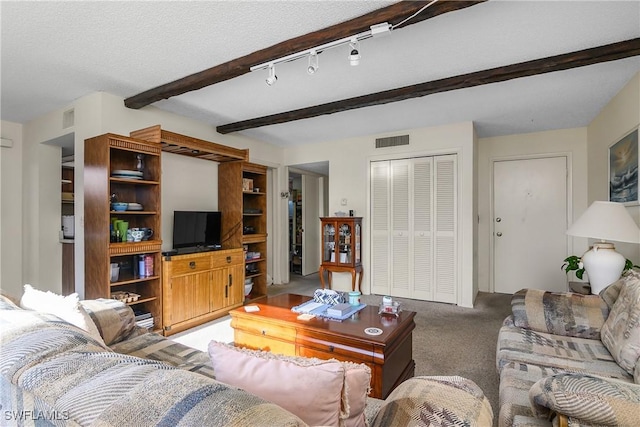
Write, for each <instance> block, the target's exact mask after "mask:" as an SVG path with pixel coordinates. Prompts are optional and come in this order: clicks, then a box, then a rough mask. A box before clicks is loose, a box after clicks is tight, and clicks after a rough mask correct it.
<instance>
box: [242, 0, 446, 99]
mask: <svg viewBox="0 0 640 427" xmlns="http://www.w3.org/2000/svg"><path fill="white" fill-rule="evenodd" d="M437 1H438V0H432V1H431V2H429V3H428V4H426V5H425V6H424V7H423V8H421V9H420V10H418V11H417V12H416V13H414V14H413V15H411V16H409V17H408V18H406V19H405V20H403V21H402V22H399V23H397V24H395V25H391V24H389V23H387V22H383V23H381V24H375V25H372V26H370V27H369V29H368V30H367V31H364V32H362V33H359V34H356V35H354V36H349V37H344V38H342V39H338V40H334V41H331V42H328V43H324V44H321V45H319V46H315V47H312V48H310V49H305V50H302V51H300V52H296V53H292V54H290V55H286V56H283V57H281V58H278V59H274V60H272V61H269V62H263V63H262V64H258V65H254V66H253V67H251V68H250V70H251V71H256V70H265V69H266V70H268V71H269V75H268V77H267V79H266V83H267V84H268V85H269V86H273V85H274V84H275V83H276V82H277V81H278V76H276V65H277V64H281V63H283V62H290V61H295V60H296V59H300V58H304V57H305V56H308V57H309V66H308V67H307V73H309V74H315V72H316V71H318V68H320V65H319V62H318V54H320V53H322V52H323V51H325V50H327V49H331V48H334V47H336V46H342V45H345V44H349V47H350V50H349V55H348V57H347V58H348V59H349V63H350V64H351V66H356V65H358V64H360V41H361V40H366V39H368V38H371V37H378V36H381V35H385V34H389V33H390V32H391V30H393V29H394V28H397V27H399V26H401V25H402V24H404V23H405V22H407V21H409V20H410V19H412V18H414V17H415V16H416V15H418V14H420V13H422V11H424V10H425V9H426V8H428V7H429V6H431V5H432V4H434V3H435V2H437Z"/></svg>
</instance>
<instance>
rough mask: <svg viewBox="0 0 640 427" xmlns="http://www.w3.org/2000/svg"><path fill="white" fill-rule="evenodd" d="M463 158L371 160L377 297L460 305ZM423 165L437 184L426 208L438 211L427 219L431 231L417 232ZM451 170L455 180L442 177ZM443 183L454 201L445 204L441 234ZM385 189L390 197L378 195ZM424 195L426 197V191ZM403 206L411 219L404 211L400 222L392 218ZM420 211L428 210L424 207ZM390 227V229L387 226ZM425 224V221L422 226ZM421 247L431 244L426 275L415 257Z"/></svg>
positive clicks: (373, 273)
mask: <svg viewBox="0 0 640 427" xmlns="http://www.w3.org/2000/svg"><path fill="white" fill-rule="evenodd" d="M458 157H459V153H451V152H450V151H449V152H446V153H438V154H433V153H431V154H425V155H424V156H422V155H420V156H418V155H416V156H415V157H414V156H412V157H411V158H404V159H379V160H378V159H370V167H369V174H370V176H369V182H370V185H369V186H368V194H367V196H368V197H367V204H368V208H369V209H368V211H369V212H370V213H371V212H372V209H375V210H376V212H377V214H372V215H371V216H372V220H371V221H370V224H369V228H370V234H369V235H370V236H371V242H370V245H369V247H370V251H369V253H370V254H371V258H370V262H369V264H370V265H371V267H370V271H371V274H370V276H369V277H371V290H372V293H375V294H387V293H389V294H392V295H395V296H406V297H409V298H420V299H426V300H431V301H441V302H449V303H454V304H456V303H457V302H458V301H457V299H458V295H459V289H458V288H459V287H460V283H459V277H460V276H459V271H458V269H459V267H460V260H459V258H460V256H461V254H460V244H459V243H460V242H459V239H460V233H459V229H458V222H459V215H460V212H459V194H460V192H459V190H458V180H459V179H458V166H457V165H458ZM423 158H424V159H423ZM427 159H429V160H427ZM423 161H428V162H431V163H430V166H429V167H430V170H429V174H428V175H429V176H430V177H431V182H429V183H428V184H427V185H428V188H429V189H428V191H427V193H428V195H429V201H428V203H426V204H425V205H424V206H429V207H432V209H431V212H430V215H428V217H427V218H426V221H427V222H428V223H429V226H428V227H427V228H429V230H418V229H416V222H415V221H416V219H415V218H417V217H419V216H420V215H421V213H420V212H416V211H415V208H416V206H418V205H419V204H418V200H417V199H416V198H415V194H416V193H415V189H416V187H415V180H416V170H415V166H416V164H417V163H418V164H422V163H421V162H423ZM447 164H449V175H442V176H440V177H438V170H437V167H440V166H439V165H447ZM439 179H440V180H441V181H442V182H441V184H442V183H444V185H445V187H444V188H445V189H446V190H447V191H449V192H450V193H449V194H448V196H452V197H451V201H450V202H448V203H444V205H446V206H444V207H445V208H446V209H445V211H444V212H440V215H441V222H442V220H444V222H443V223H442V224H441V227H440V229H437V227H436V226H437V223H436V222H437V221H438V217H437V212H438V208H439V206H438V200H437V194H436V193H437V192H436V191H435V189H436V188H437V185H439V184H438V180H439ZM381 187H382V188H384V193H378V192H376V189H377V188H378V189H379V188H381ZM405 191H406V193H405ZM420 191H422V192H423V193H422V194H426V193H424V191H425V190H424V189H420ZM451 192H452V193H453V194H451ZM389 193H390V194H389ZM443 194H444V195H445V196H447V194H445V193H443ZM412 196H414V197H412ZM399 203H405V204H406V206H407V212H406V215H405V213H404V212H403V211H402V210H401V211H400V216H401V219H400V221H398V219H397V218H396V215H392V212H394V213H396V214H397V212H395V211H394V206H396V205H397V204H399ZM442 204H443V203H441V205H442ZM419 206H420V208H423V205H419ZM440 208H442V206H440ZM385 221H386V224H387V226H385V225H384V223H385ZM424 222H425V219H424V218H423V219H422V223H424ZM418 242H419V243H418ZM425 242H426V243H425ZM416 244H422V245H424V244H427V245H428V246H427V247H428V248H429V249H428V250H430V251H431V255H430V256H429V258H430V260H429V263H430V264H429V265H422V267H426V270H425V269H424V268H423V269H422V270H419V269H418V267H420V262H421V261H420V259H418V258H416V257H415V251H414V249H415V245H416ZM439 246H442V248H441V249H442V254H441V257H440V258H439V257H438V250H439ZM374 247H376V249H374ZM423 248H424V246H423ZM422 262H424V261H422ZM438 263H439V264H440V267H439V268H438V265H437V264H438ZM389 266H391V268H389ZM394 269H396V270H401V271H402V272H403V275H397V274H395V273H394V272H393V270H394ZM425 271H426V274H425ZM404 274H406V277H405V275H404ZM392 275H393V277H392ZM425 279H427V280H426V282H427V283H426V284H425V283H424V282H423V281H425ZM439 281H442V282H443V283H442V285H439V284H438V282H439Z"/></svg>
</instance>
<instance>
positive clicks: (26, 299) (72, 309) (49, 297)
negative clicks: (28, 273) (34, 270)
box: [20, 285, 105, 345]
mask: <svg viewBox="0 0 640 427" xmlns="http://www.w3.org/2000/svg"><path fill="white" fill-rule="evenodd" d="M20 307H22V308H24V309H27V310H34V311H40V312H42V313H49V314H53V315H55V316H58V317H59V318H61V319H62V320H64V321H65V322H68V323H71V324H72V325H74V326H77V327H78V328H80V329H82V330H84V331H86V332H87V333H88V334H89V335H91V337H92V338H94V339H95V340H96V341H98V342H99V343H100V344H102V345H105V344H104V341H103V340H102V337H101V336H100V332H98V328H97V327H96V325H95V323H93V320H91V317H89V314H88V313H87V312H86V311H85V309H84V308H83V307H82V305H81V304H80V299H79V298H78V294H77V293H73V294H71V295H68V296H66V297H63V296H62V295H58V294H55V293H53V292H50V291H47V292H43V291H40V290H38V289H35V288H33V287H32V286H31V285H24V294H23V295H22V299H20Z"/></svg>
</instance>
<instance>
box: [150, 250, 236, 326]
mask: <svg viewBox="0 0 640 427" xmlns="http://www.w3.org/2000/svg"><path fill="white" fill-rule="evenodd" d="M243 282H244V252H243V250H242V249H241V248H238V249H221V250H215V251H214V250H211V251H207V252H194V253H191V254H184V255H166V256H164V257H163V258H162V300H163V304H162V308H163V316H162V319H163V322H164V323H163V327H162V330H163V333H164V334H165V335H172V334H175V333H178V332H181V331H184V330H185V329H189V328H192V327H194V326H197V325H201V324H203V323H206V322H209V321H211V320H213V319H217V318H218V317H222V316H225V315H226V314H227V313H228V312H229V310H231V309H233V308H236V307H240V306H241V305H242V304H243V302H244V283H243Z"/></svg>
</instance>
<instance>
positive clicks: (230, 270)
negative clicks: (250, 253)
mask: <svg viewBox="0 0 640 427" xmlns="http://www.w3.org/2000/svg"><path fill="white" fill-rule="evenodd" d="M211 286H212V289H213V291H212V292H213V294H212V297H213V298H212V303H213V306H212V307H211V311H215V310H219V309H222V308H226V307H229V306H232V305H237V304H241V303H242V302H243V301H244V265H242V264H240V265H232V266H229V267H223V268H217V269H215V270H213V280H212V284H211Z"/></svg>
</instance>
